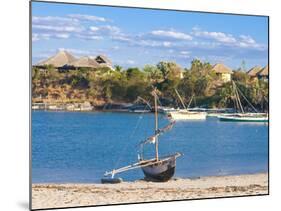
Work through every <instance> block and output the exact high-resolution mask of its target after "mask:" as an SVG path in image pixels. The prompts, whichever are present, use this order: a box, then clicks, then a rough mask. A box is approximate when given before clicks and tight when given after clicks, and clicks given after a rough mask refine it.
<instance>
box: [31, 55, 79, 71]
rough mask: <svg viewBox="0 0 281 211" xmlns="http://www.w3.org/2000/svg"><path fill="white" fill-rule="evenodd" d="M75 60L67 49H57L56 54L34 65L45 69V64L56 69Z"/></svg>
mask: <svg viewBox="0 0 281 211" xmlns="http://www.w3.org/2000/svg"><path fill="white" fill-rule="evenodd" d="M75 60H77V59H76V58H75V57H74V56H73V55H71V54H70V53H68V52H67V51H59V52H58V53H57V54H56V55H54V56H51V57H50V58H48V59H46V60H43V61H41V62H39V63H37V64H36V65H34V66H35V67H38V68H39V69H46V67H47V66H49V65H51V66H53V67H54V68H56V69H58V68H60V67H62V66H64V65H66V64H69V63H71V62H74V61H75Z"/></svg>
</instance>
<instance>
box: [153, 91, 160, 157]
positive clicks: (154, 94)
mask: <svg viewBox="0 0 281 211" xmlns="http://www.w3.org/2000/svg"><path fill="white" fill-rule="evenodd" d="M153 96H154V107H155V108H154V110H155V159H156V161H158V159H159V157H158V135H157V134H158V105H157V95H156V88H155V89H154V91H153Z"/></svg>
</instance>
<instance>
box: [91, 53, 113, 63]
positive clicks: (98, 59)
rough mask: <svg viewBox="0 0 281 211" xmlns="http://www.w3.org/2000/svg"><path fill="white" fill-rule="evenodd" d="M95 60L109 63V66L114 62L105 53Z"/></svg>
mask: <svg viewBox="0 0 281 211" xmlns="http://www.w3.org/2000/svg"><path fill="white" fill-rule="evenodd" d="M95 60H96V61H97V62H98V63H99V64H107V65H109V66H111V65H112V62H111V61H110V60H109V59H108V58H107V57H106V56H104V55H98V56H97V57H96V58H95Z"/></svg>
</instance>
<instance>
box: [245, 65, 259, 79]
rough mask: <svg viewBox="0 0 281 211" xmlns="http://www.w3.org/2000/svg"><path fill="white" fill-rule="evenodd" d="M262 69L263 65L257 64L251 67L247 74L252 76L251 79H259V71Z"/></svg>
mask: <svg viewBox="0 0 281 211" xmlns="http://www.w3.org/2000/svg"><path fill="white" fill-rule="evenodd" d="M261 70H262V67H260V66H255V67H253V68H251V69H250V70H249V71H248V72H247V74H248V76H250V78H251V79H257V78H258V73H259V72H260V71H261Z"/></svg>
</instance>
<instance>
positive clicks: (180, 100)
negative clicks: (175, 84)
mask: <svg viewBox="0 0 281 211" xmlns="http://www.w3.org/2000/svg"><path fill="white" fill-rule="evenodd" d="M175 92H176V94H177V96H178V97H179V99H180V101H181V104H182V106H183V108H184V109H186V106H185V104H184V102H183V100H182V98H181V96H180V94H179V93H178V90H177V89H175Z"/></svg>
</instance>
